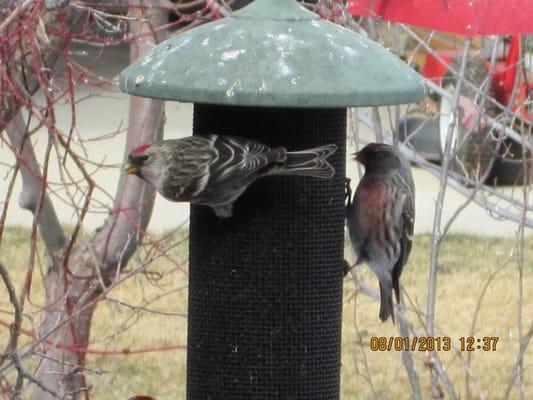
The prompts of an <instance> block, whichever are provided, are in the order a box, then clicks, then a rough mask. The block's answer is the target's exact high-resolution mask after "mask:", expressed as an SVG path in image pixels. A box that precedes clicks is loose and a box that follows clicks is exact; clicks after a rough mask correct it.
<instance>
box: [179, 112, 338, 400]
mask: <svg viewBox="0 0 533 400" xmlns="http://www.w3.org/2000/svg"><path fill="white" fill-rule="evenodd" d="M193 130H194V133H196V134H197V133H218V134H225V135H234V136H241V137H247V138H251V139H255V140H258V141H261V142H263V143H266V144H268V145H271V146H280V145H283V146H285V147H287V148H288V149H289V150H298V149H304V148H310V147H314V146H318V145H322V144H326V143H335V144H337V146H339V150H338V151H337V153H336V154H334V155H333V156H332V157H331V158H330V159H329V160H330V162H331V164H332V165H333V167H334V168H335V170H336V175H335V177H334V178H333V179H331V180H329V181H326V180H321V179H315V178H309V177H268V178H262V179H260V180H258V181H256V182H255V183H253V184H252V185H251V186H250V187H249V188H248V190H247V191H246V192H245V193H244V194H243V195H242V196H241V198H240V199H239V200H238V201H237V203H236V204H235V208H234V216H233V217H232V218H231V219H219V218H217V217H216V216H215V215H214V213H213V211H212V210H211V209H210V208H208V207H203V206H191V220H190V255H189V257H190V276H189V323H188V324H189V325H188V353H187V398H188V399H189V400H197V399H224V400H232V399H243V400H244V399H246V400H251V399H254V400H255V399H257V400H262V399H269V400H271V399H283V400H292V399H294V400H296V399H298V400H300V399H317V400H318V399H319V400H327V399H338V398H339V375H340V343H341V306H342V280H343V272H342V271H343V262H342V260H343V244H344V211H343V202H344V177H345V140H346V133H345V130H346V110H344V109H270V108H254V107H227V106H212V105H196V106H195V111H194V129H193Z"/></svg>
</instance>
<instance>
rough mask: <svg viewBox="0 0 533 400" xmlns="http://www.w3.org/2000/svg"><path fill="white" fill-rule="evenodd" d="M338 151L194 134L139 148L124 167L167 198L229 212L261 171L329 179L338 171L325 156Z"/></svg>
mask: <svg viewBox="0 0 533 400" xmlns="http://www.w3.org/2000/svg"><path fill="white" fill-rule="evenodd" d="M336 150H337V146H336V145H334V144H330V145H326V146H322V147H317V148H314V149H309V150H302V151H293V152H289V151H287V150H286V149H285V148H284V147H276V148H270V147H268V146H266V145H264V144H261V143H258V142H254V141H251V140H248V139H243V138H238V137H230V136H221V135H195V136H190V137H186V138H183V139H172V140H164V141H161V142H157V143H153V144H144V145H142V146H139V147H137V148H136V149H134V150H133V151H132V152H131V153H130V155H129V156H128V161H127V164H126V166H125V168H124V171H125V173H126V174H135V175H137V176H138V177H140V178H142V179H144V180H145V181H147V182H149V183H151V184H153V185H154V186H155V188H156V189H157V191H158V192H159V193H160V194H161V195H162V196H163V197H164V198H166V199H168V200H171V201H188V202H191V203H194V204H202V205H207V206H210V207H212V208H213V210H214V211H215V214H216V215H217V216H219V217H231V215H232V212H233V209H232V208H233V203H234V202H235V200H237V198H238V197H239V196H240V195H241V194H242V193H243V192H244V191H245V190H246V187H247V186H248V185H249V184H250V183H252V182H253V181H254V180H256V179H257V178H260V177H262V176H266V175H306V176H313V177H317V178H326V179H327V178H331V177H332V176H333V175H334V173H335V170H334V169H333V167H332V166H331V165H330V164H329V163H328V162H327V161H326V159H327V158H328V157H329V156H331V155H332V154H333V153H334V152H335V151H336Z"/></svg>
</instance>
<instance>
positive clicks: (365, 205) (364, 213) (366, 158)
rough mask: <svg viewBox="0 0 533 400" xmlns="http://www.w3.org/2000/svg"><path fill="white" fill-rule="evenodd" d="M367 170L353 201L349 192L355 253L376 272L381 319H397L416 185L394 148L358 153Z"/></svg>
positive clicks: (349, 223)
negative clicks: (393, 298) (395, 302)
mask: <svg viewBox="0 0 533 400" xmlns="http://www.w3.org/2000/svg"><path fill="white" fill-rule="evenodd" d="M355 159H356V160H357V161H358V162H360V163H361V164H363V166H364V167H365V173H364V175H363V178H362V179H361V182H360V183H359V185H358V186H357V189H356V191H355V195H354V197H353V200H352V199H350V197H351V193H350V191H349V190H348V193H347V196H348V204H347V207H346V224H347V226H348V232H349V234H350V240H351V243H352V247H353V249H354V252H355V254H356V256H357V259H356V262H355V265H358V264H360V263H366V264H367V265H368V266H369V267H370V269H372V271H374V273H375V274H376V275H377V277H378V280H379V289H380V297H381V299H380V309H379V318H380V319H381V321H386V320H387V319H388V318H389V316H390V317H391V318H392V321H393V322H394V304H393V300H392V291H393V289H394V292H395V294H396V301H397V302H398V304H399V303H400V275H401V274H402V270H403V267H404V265H405V264H406V263H407V259H408V258H409V254H410V253H411V247H412V239H413V229H414V220H415V207H414V205H415V186H414V183H413V176H412V174H411V169H410V167H409V162H408V161H407V160H406V159H405V157H404V156H403V155H402V154H401V153H400V152H399V150H397V149H395V148H394V147H392V146H389V145H387V144H382V143H370V144H369V145H367V146H365V147H364V148H363V149H362V150H361V151H359V152H358V153H356V154H355Z"/></svg>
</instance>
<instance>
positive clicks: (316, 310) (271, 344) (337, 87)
mask: <svg viewBox="0 0 533 400" xmlns="http://www.w3.org/2000/svg"><path fill="white" fill-rule="evenodd" d="M120 87H121V89H122V90H123V91H125V92H128V93H131V94H134V95H138V96H147V97H153V98H160V99H167V100H181V101H190V102H194V103H195V106H194V124H193V125H194V126H193V134H209V133H217V134H221V135H232V136H241V137H245V138H249V139H253V140H256V141H259V142H262V143H265V144H267V145H270V146H273V147H277V146H284V147H286V148H287V149H288V150H289V151H291V150H303V149H307V148H311V147H316V146H321V145H325V144H329V143H334V144H336V145H337V146H338V150H337V152H336V153H335V154H334V155H332V156H331V157H330V158H329V159H328V161H330V163H331V164H332V166H333V167H334V168H335V171H336V173H335V176H334V177H333V178H332V179H329V180H324V179H317V178H311V177H280V176H275V177H268V178H261V179H259V180H257V181H256V182H254V183H253V184H252V185H250V186H249V188H248V189H247V190H246V191H245V192H244V194H243V195H242V196H241V197H240V198H239V199H238V200H237V202H236V203H235V206H234V212H233V216H232V217H231V218H226V219H221V218H218V217H216V216H215V214H214V213H213V211H212V210H211V209H210V208H208V207H205V206H194V205H192V206H191V218H190V249H189V250H190V254H189V270H190V274H189V313H188V318H189V319H188V349H187V398H188V399H189V400H204V399H214V400H218V399H220V400H232V399H236V400H239V399H241V400H267V399H269V400H270V399H283V400H292V399H294V400H307V399H309V400H311V399H312V400H328V399H338V398H339V382H340V378H339V377H340V350H341V323H342V318H341V317H342V314H341V310H342V282H343V258H344V257H343V245H344V240H343V234H344V187H345V183H344V180H345V157H346V149H345V144H346V108H347V107H348V106H368V105H379V104H400V103H408V102H413V101H418V100H420V99H421V98H423V96H424V89H423V86H422V83H421V81H420V79H419V77H418V75H417V74H416V73H415V72H414V71H413V70H411V69H410V68H409V67H407V66H406V65H405V64H404V63H403V62H402V61H401V60H399V59H398V58H397V57H395V56H394V55H392V54H391V53H389V52H388V51H386V50H385V49H383V48H382V47H381V46H379V45H378V44H376V43H374V42H372V41H370V40H368V39H366V38H364V37H361V36H360V35H358V34H356V33H354V32H352V31H349V30H346V29H344V28H341V27H339V26H337V25H334V24H332V23H329V22H326V21H322V20H321V19H320V17H318V16H317V15H315V14H313V13H312V12H310V11H308V10H306V9H305V8H303V7H302V6H300V5H299V3H297V2H296V1H292V0H286V1H280V0H256V1H254V2H253V3H252V4H251V5H249V6H247V7H245V8H243V9H242V10H240V11H238V12H235V13H234V14H232V16H230V17H227V18H224V19H221V20H218V21H215V22H211V23H208V24H205V25H202V26H200V27H197V28H194V29H192V30H190V31H188V32H185V33H183V34H180V35H177V36H175V37H173V38H171V39H169V40H167V41H165V42H163V43H161V44H160V45H158V46H156V47H155V48H154V49H152V51H151V52H149V53H148V54H147V55H146V56H144V57H143V58H141V59H140V60H138V61H136V62H135V63H133V64H131V65H130V66H129V67H128V68H126V69H125V70H124V71H123V72H122V73H121V76H120ZM170 334H172V333H171V332H169V335H170Z"/></svg>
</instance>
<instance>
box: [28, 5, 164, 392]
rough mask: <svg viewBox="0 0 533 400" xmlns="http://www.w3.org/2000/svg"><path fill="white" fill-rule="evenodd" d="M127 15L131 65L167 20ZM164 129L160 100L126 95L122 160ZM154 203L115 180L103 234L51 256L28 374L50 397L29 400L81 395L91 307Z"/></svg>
mask: <svg viewBox="0 0 533 400" xmlns="http://www.w3.org/2000/svg"><path fill="white" fill-rule="evenodd" d="M135 3H136V4H139V2H138V1H135ZM154 3H156V2H150V3H149V4H150V5H152V6H153V5H157V4H154ZM141 5H142V2H141ZM130 16H131V17H133V18H134V19H135V22H132V24H131V32H132V34H133V36H134V37H136V38H138V39H136V41H135V42H133V43H132V46H131V60H132V61H133V60H134V59H136V58H137V57H138V56H140V55H142V54H143V53H145V52H146V51H148V50H149V49H150V48H151V47H152V46H153V45H154V44H156V43H158V42H159V41H161V40H163V39H164V31H161V32H159V33H154V32H155V30H156V28H157V27H159V26H162V25H164V24H165V23H166V22H167V12H166V10H165V9H164V8H160V7H159V8H153V7H148V3H147V4H146V7H132V8H131V11H130ZM150 33H151V34H150ZM143 35H146V36H143ZM163 125H164V103H163V102H162V101H159V100H151V99H142V98H138V97H132V98H131V100H130V112H129V125H128V133H127V143H126V152H125V156H127V154H129V152H130V151H131V149H132V148H134V147H135V146H138V145H140V144H143V143H147V142H148V143H149V142H153V141H154V140H157V139H159V138H161V137H162V134H163ZM154 199H155V192H154V190H153V188H152V187H148V186H146V185H145V184H144V183H142V181H141V180H140V179H138V178H137V177H132V176H124V175H121V177H120V181H119V185H118V190H117V194H116V197H115V201H114V205H113V212H112V213H111V214H110V216H109V218H108V219H107V220H106V222H105V224H104V226H103V227H102V229H101V230H100V231H99V232H98V233H97V234H96V235H95V237H94V238H93V240H92V241H91V242H90V243H89V244H88V245H86V246H83V247H81V246H78V247H74V248H73V249H72V251H71V252H70V253H71V254H70V255H69V254H63V255H61V256H60V257H56V258H54V260H53V264H52V266H51V268H50V269H49V271H48V274H47V277H46V282H45V287H46V308H45V311H44V312H43V323H42V326H41V329H40V334H39V341H40V345H39V348H38V349H37V350H38V351H39V352H41V353H44V354H45V356H44V357H43V358H42V360H41V362H40V363H39V365H38V367H37V369H36V371H35V378H36V379H38V380H40V381H41V382H42V383H43V384H44V386H45V387H46V388H47V389H49V392H48V391H46V390H45V389H43V388H42V387H39V386H36V387H35V389H34V391H33V393H32V396H31V398H32V399H34V400H47V399H53V398H55V397H59V398H63V399H76V398H78V395H79V394H80V393H83V392H84V391H86V390H88V389H87V384H86V381H85V375H84V365H85V354H86V349H87V346H88V342H89V336H90V328H91V320H92V316H93V314H94V310H95V308H96V305H97V303H98V300H99V296H100V295H101V293H102V292H103V291H104V290H105V288H106V287H109V285H111V284H112V281H113V277H114V276H116V271H117V269H118V270H120V269H121V268H122V267H123V266H124V265H126V263H127V261H128V260H129V258H130V257H131V255H132V254H133V253H134V252H135V250H136V249H137V247H138V245H139V243H140V242H141V240H142V237H143V234H144V231H145V229H146V227H147V225H148V221H149V220H150V216H151V213H152V208H153V203H154ZM100 278H101V279H100ZM54 392H55V393H56V394H54Z"/></svg>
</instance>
